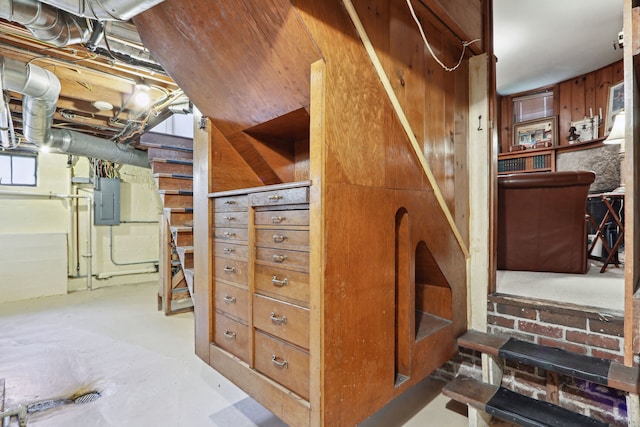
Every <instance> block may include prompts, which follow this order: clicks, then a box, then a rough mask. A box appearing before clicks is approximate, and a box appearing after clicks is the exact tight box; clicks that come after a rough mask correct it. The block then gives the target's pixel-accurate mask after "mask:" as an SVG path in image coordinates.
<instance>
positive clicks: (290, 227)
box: [210, 181, 310, 400]
mask: <svg viewBox="0 0 640 427" xmlns="http://www.w3.org/2000/svg"><path fill="white" fill-rule="evenodd" d="M309 185H310V182H308V181H305V182H296V183H289V184H282V185H275V186H265V187H258V188H249V189H242V190H235V191H227V192H221V193H212V194H210V197H211V198H212V200H213V203H212V206H213V224H214V228H213V240H212V241H213V251H212V253H213V254H214V262H213V265H214V267H213V268H214V284H213V293H214V298H213V310H214V316H213V323H214V325H213V329H214V345H216V346H218V347H219V348H221V349H224V350H226V351H227V352H229V353H231V354H233V355H234V356H236V357H237V358H239V359H240V360H242V361H243V362H246V363H247V364H249V366H250V367H251V368H252V369H254V370H255V371H257V372H259V373H260V374H261V375H265V376H267V377H269V378H270V379H271V380H273V381H276V382H277V383H279V384H281V385H282V386H284V387H286V388H287V389H289V390H290V391H292V392H293V393H295V394H297V395H299V396H300V397H302V398H303V399H305V400H309Z"/></svg>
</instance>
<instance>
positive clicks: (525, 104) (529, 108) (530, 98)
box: [513, 91, 554, 123]
mask: <svg viewBox="0 0 640 427" xmlns="http://www.w3.org/2000/svg"><path fill="white" fill-rule="evenodd" d="M553 115H554V112H553V92H552V91H546V92H539V93H534V94H530V95H525V96H519V97H517V98H513V123H520V122H527V121H529V120H536V119H542V118H545V117H551V116H553Z"/></svg>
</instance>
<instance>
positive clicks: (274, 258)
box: [273, 255, 287, 262]
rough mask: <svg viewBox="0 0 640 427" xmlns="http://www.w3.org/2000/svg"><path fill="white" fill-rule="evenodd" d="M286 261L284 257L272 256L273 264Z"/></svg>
mask: <svg viewBox="0 0 640 427" xmlns="http://www.w3.org/2000/svg"><path fill="white" fill-rule="evenodd" d="M286 259H287V256H286V255H274V256H273V261H274V262H284V260H286Z"/></svg>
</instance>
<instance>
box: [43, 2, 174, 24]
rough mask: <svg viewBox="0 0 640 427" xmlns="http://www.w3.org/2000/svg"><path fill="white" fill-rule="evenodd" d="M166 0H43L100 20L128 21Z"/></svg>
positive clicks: (77, 14) (75, 13)
mask: <svg viewBox="0 0 640 427" xmlns="http://www.w3.org/2000/svg"><path fill="white" fill-rule="evenodd" d="M163 1H164V0H43V1H42V2H43V3H47V4H50V5H51V6H55V7H57V8H58V9H62V10H66V11H67V12H69V13H71V14H73V15H76V16H81V17H83V18H89V19H97V20H98V21H111V20H115V21H128V20H130V19H131V18H133V17H134V16H136V15H138V14H140V13H142V12H144V11H145V10H147V9H151V8H152V7H153V6H155V5H157V4H159V3H162V2H163Z"/></svg>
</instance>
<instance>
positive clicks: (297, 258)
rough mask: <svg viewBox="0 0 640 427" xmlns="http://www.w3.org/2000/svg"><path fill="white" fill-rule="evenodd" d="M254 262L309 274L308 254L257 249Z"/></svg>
mask: <svg viewBox="0 0 640 427" xmlns="http://www.w3.org/2000/svg"><path fill="white" fill-rule="evenodd" d="M256 260H257V261H258V262H266V263H269V264H276V265H278V266H280V267H282V268H294V269H296V270H301V271H304V272H309V252H301V251H289V250H286V249H273V248H261V247H257V248H256Z"/></svg>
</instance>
